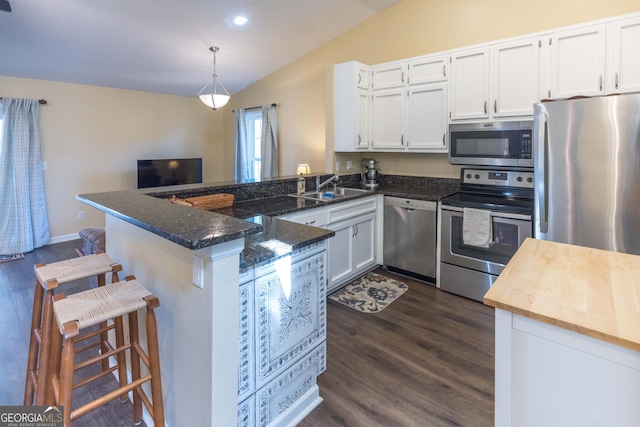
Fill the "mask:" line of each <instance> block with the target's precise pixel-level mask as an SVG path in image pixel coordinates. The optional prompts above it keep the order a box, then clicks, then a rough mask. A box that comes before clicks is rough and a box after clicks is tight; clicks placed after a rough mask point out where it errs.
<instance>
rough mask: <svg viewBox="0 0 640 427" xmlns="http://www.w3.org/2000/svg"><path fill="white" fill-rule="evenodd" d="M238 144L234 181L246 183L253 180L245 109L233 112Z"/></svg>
mask: <svg viewBox="0 0 640 427" xmlns="http://www.w3.org/2000/svg"><path fill="white" fill-rule="evenodd" d="M233 118H234V127H235V132H234V133H235V144H236V164H235V168H234V169H235V170H234V179H235V180H236V181H239V182H246V181H248V180H249V178H251V154H250V153H251V147H252V146H251V145H250V144H249V143H250V141H248V139H247V121H246V117H245V110H244V108H238V109H236V110H234V111H233Z"/></svg>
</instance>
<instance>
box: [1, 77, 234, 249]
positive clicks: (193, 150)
mask: <svg viewBox="0 0 640 427" xmlns="http://www.w3.org/2000/svg"><path fill="white" fill-rule="evenodd" d="M0 95H1V96H3V97H15V98H37V99H46V100H47V102H48V104H47V105H43V106H41V108H40V140H41V154H42V160H43V161H45V162H47V170H45V171H44V173H43V176H44V185H45V191H46V201H47V213H48V216H49V225H50V228H51V235H52V236H53V237H54V241H55V240H56V239H64V238H65V237H66V236H68V235H70V234H72V233H77V232H78V231H79V230H81V229H82V228H85V227H89V226H104V215H103V214H102V213H100V212H99V211H98V210H96V209H95V208H92V207H90V206H88V205H86V204H84V203H80V202H78V201H76V199H75V197H76V195H77V194H83V193H97V192H102V191H114V190H125V189H134V188H136V186H137V177H136V160H137V159H144V158H163V157H203V158H204V165H203V168H204V171H203V180H204V181H205V182H207V181H210V182H211V181H220V180H221V179H222V170H221V168H220V163H219V160H218V159H220V157H221V155H222V149H221V146H222V144H221V138H222V114H221V113H220V112H213V111H211V110H210V109H208V108H206V107H205V106H204V105H203V104H202V103H201V102H200V101H199V100H198V99H197V98H196V97H193V98H188V97H181V96H169V95H159V94H153V93H147V92H137V91H130V90H119V89H108V88H102V87H96V86H86V85H77V84H68V83H57V82H49V81H42V80H30V79H20V78H14V77H7V76H0ZM78 211H83V212H84V215H85V216H84V219H82V220H79V219H77V214H78Z"/></svg>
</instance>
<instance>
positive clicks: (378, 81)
mask: <svg viewBox="0 0 640 427" xmlns="http://www.w3.org/2000/svg"><path fill="white" fill-rule="evenodd" d="M406 70H407V64H406V63H404V62H403V63H397V64H384V65H374V66H372V67H371V77H372V81H371V88H372V89H374V90H377V89H389V88H392V87H402V86H404V85H405V80H406Z"/></svg>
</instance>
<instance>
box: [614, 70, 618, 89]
mask: <svg viewBox="0 0 640 427" xmlns="http://www.w3.org/2000/svg"><path fill="white" fill-rule="evenodd" d="M615 85H616V89H618V73H616V78H615Z"/></svg>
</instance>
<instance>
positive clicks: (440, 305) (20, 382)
mask: <svg viewBox="0 0 640 427" xmlns="http://www.w3.org/2000/svg"><path fill="white" fill-rule="evenodd" d="M80 246H81V244H80V241H79V240H77V241H71V242H65V243H58V244H54V245H49V246H45V247H43V248H40V249H36V250H35V251H33V252H31V253H28V254H25V259H23V260H18V261H11V262H5V263H0V286H1V288H2V289H3V292H2V293H0V336H1V337H2V345H1V347H0V366H2V369H0V384H2V387H0V405H21V404H22V399H23V393H24V375H25V372H24V371H25V369H26V354H27V350H28V334H29V332H28V330H29V323H30V318H31V308H32V301H33V300H32V298H33V287H34V283H35V282H34V281H35V278H34V273H33V266H34V264H37V263H39V262H46V263H51V262H55V261H60V260H63V259H67V258H71V257H74V256H76V254H75V248H77V247H80ZM377 272H378V273H381V274H385V275H389V276H391V277H394V278H397V279H399V280H402V281H404V282H405V283H407V284H408V285H409V290H408V291H407V292H405V294H403V295H402V296H401V297H400V298H399V299H398V300H397V301H395V302H394V303H393V304H391V305H390V306H388V307H387V308H386V309H385V310H383V311H382V312H380V313H378V314H364V313H359V312H357V311H355V310H352V309H350V308H348V307H345V306H343V305H341V304H338V303H336V302H334V301H331V300H329V301H328V304H327V307H328V308H327V371H326V372H325V373H323V374H322V375H321V376H320V378H319V385H320V394H321V396H322V397H323V398H324V401H323V402H322V403H321V404H320V406H318V407H317V408H316V409H315V410H314V411H313V412H312V413H311V414H309V415H308V416H307V417H306V418H305V419H304V420H303V421H302V423H300V426H304V427H318V426H323V427H328V426H350V427H358V426H367V427H371V426H469V427H482V426H492V425H493V394H494V390H493V384H494V382H493V380H494V378H493V372H494V335H493V328H494V326H493V325H494V324H493V322H494V315H493V309H492V308H490V307H487V306H484V305H482V304H480V303H478V302H475V301H470V300H467V299H465V298H460V297H457V296H455V295H451V294H448V293H446V292H442V291H439V290H438V289H436V288H435V287H433V286H429V285H427V284H424V283H421V282H417V281H413V280H411V279H408V278H406V277H403V276H397V275H395V274H392V273H388V272H386V271H384V270H383V269H378V270H377ZM89 286H95V284H94V283H92V282H89V281H78V282H77V283H74V284H72V285H71V286H69V287H67V288H66V289H68V292H77V291H80V290H83V289H87V288H88V287H89ZM107 381H113V382H114V383H115V380H114V379H111V378H109V379H107ZM107 386H108V384H104V385H100V386H99V387H107ZM90 397H91V392H90V391H83V392H81V393H77V394H76V395H74V399H76V402H77V403H79V402H81V401H83V400H86V399H89V398H90ZM132 424H133V421H132V416H131V405H130V404H129V403H127V404H120V403H119V402H117V401H116V402H112V403H110V404H109V405H107V406H105V407H103V408H100V409H97V410H96V411H94V412H92V413H90V414H88V415H86V416H84V417H82V418H80V419H78V420H77V421H76V422H74V424H73V425H74V426H93V427H95V426H98V427H101V426H109V427H111V426H129V425H132Z"/></svg>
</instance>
